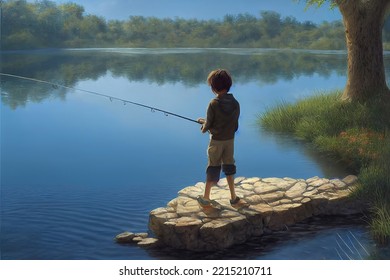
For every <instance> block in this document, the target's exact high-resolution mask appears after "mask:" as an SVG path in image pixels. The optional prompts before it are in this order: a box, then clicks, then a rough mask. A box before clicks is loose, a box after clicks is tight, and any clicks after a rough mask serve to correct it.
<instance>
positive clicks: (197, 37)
mask: <svg viewBox="0 0 390 280" xmlns="http://www.w3.org/2000/svg"><path fill="white" fill-rule="evenodd" d="M129 12H130V11H129ZM1 21H2V27H1V31H2V34H1V47H2V49H3V50H17V49H36V48H64V47H66V48H69V47H71V48H74V47H80V48H81V47H248V48H254V47H255V48H306V49H345V37H344V27H343V24H342V23H341V22H340V21H335V22H323V23H322V24H319V25H316V24H314V23H312V22H309V21H306V22H299V21H298V20H297V19H295V18H294V17H286V18H282V17H281V15H280V14H278V13H276V12H272V11H262V12H260V15H259V16H258V17H256V16H253V15H250V14H238V15H226V16H225V17H224V18H223V19H222V20H197V19H182V18H175V19H169V18H166V19H159V18H156V17H143V16H131V17H129V19H128V20H106V19H104V18H102V17H98V16H96V15H86V14H85V10H84V7H83V6H80V5H78V4H74V3H66V4H60V5H58V4H56V3H55V2H52V1H47V0H43V1H37V2H35V3H28V2H27V1H25V0H8V1H7V0H6V1H3V4H2V18H1ZM383 39H384V43H385V46H390V21H389V20H388V21H387V22H386V24H385V28H384V31H383Z"/></svg>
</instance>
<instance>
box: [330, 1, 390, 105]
mask: <svg viewBox="0 0 390 280" xmlns="http://www.w3.org/2000/svg"><path fill="white" fill-rule="evenodd" d="M337 4H338V7H339V9H340V11H341V14H342V15H343V21H344V26H345V33H346V41H347V49H348V81H347V85H346V87H345V90H344V94H343V99H345V100H353V101H363V102H364V101H369V100H374V99H388V98H390V91H389V88H388V87H387V85H386V77H385V67H384V61H383V45H382V28H383V24H384V20H385V14H386V10H387V9H388V8H389V7H390V0H352V1H351V0H337ZM388 100H390V99H388Z"/></svg>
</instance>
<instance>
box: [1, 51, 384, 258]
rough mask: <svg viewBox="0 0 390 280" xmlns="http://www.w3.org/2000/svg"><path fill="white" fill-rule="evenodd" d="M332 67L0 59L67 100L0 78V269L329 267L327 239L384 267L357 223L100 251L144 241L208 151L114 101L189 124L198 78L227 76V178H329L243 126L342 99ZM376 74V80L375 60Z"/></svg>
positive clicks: (109, 54)
mask: <svg viewBox="0 0 390 280" xmlns="http://www.w3.org/2000/svg"><path fill="white" fill-rule="evenodd" d="M346 60H347V58H346V53H345V52H343V51H305V50H274V49H66V50H39V51H20V52H19V51H14V52H2V53H1V72H3V73H10V74H15V75H21V76H27V77H31V78H35V79H40V80H45V81H49V82H52V83H56V84H60V85H65V86H67V87H69V88H63V87H55V86H51V85H48V84H43V83H37V82H33V81H26V80H20V79H15V78H11V77H1V258H2V259H27V260H30V259H104V260H107V259H180V258H188V259H191V258H216V259H224V258H226V259H237V258H238V259H340V258H346V256H343V253H342V252H343V251H342V250H340V249H341V248H340V243H341V241H340V238H341V239H342V240H352V241H353V240H355V239H356V240H357V241H359V244H361V245H362V246H361V247H364V253H361V254H360V255H359V257H358V258H379V259H381V258H382V259H383V258H385V259H388V258H390V252H389V251H390V250H389V248H388V247H387V248H383V247H380V246H378V245H377V244H376V243H375V242H374V241H373V240H372V239H371V237H370V234H369V231H368V227H367V224H366V223H365V222H364V221H363V220H364V219H362V218H361V217H352V218H351V217H349V218H342V219H339V218H337V219H329V218H328V219H322V220H320V221H319V220H318V219H317V220H316V219H313V220H310V221H309V222H308V223H307V224H306V225H303V226H302V225H301V226H300V225H297V230H295V231H294V230H290V232H285V233H283V232H281V233H275V234H274V235H271V236H265V237H263V238H260V239H257V240H252V241H251V242H248V244H246V245H245V246H238V247H234V248H231V249H229V250H225V251H224V252H217V253H213V254H203V255H199V254H192V253H189V252H185V253H183V252H177V251H174V250H166V249H160V250H154V251H153V250H145V249H141V248H138V247H137V246H123V245H119V244H116V243H115V242H114V241H113V238H114V237H115V236H116V235H117V234H119V233H121V232H123V231H132V232H148V217H149V212H150V211H151V210H153V209H155V208H157V207H161V206H165V205H166V203H167V202H168V201H170V200H171V199H173V198H174V197H176V195H177V192H178V191H179V190H181V189H182V188H184V187H186V186H190V185H194V184H196V183H197V182H201V181H204V179H205V168H206V163H207V155H206V147H207V144H208V136H207V135H206V134H202V133H201V132H200V127H199V125H198V124H196V123H194V122H190V121H187V120H183V119H180V118H177V117H174V116H165V115H164V114H162V113H159V112H152V111H151V110H149V109H146V108H142V107H139V106H134V105H131V104H128V103H123V102H120V101H118V100H116V99H115V98H119V99H125V100H131V101H133V102H138V103H142V104H146V105H149V106H152V107H157V108H160V109H163V110H166V111H170V112H174V113H176V114H179V115H183V116H186V117H188V118H191V119H197V118H198V117H203V116H205V113H206V108H207V105H208V102H209V101H210V99H211V98H213V95H212V93H211V91H210V89H209V87H208V86H207V84H206V77H207V75H208V73H209V72H210V71H211V70H213V69H215V68H226V69H229V70H230V72H231V73H232V76H233V87H232V88H231V92H232V93H233V94H234V96H235V97H236V98H237V99H238V100H239V102H240V104H241V116H240V128H239V131H238V133H237V135H236V152H235V153H236V154H235V158H236V164H237V176H244V177H255V176H256V177H293V178H310V177H313V176H319V177H327V178H335V177H343V176H346V175H348V174H349V173H350V172H349V171H348V170H345V169H344V168H343V166H342V165H340V164H337V163H335V162H333V161H331V160H329V159H326V158H325V157H324V156H322V155H320V154H318V153H316V152H315V151H313V150H312V149H310V148H309V147H308V146H307V145H305V144H304V143H302V142H300V141H298V140H296V139H292V138H291V137H286V136H282V135H276V134H271V133H267V132H265V131H263V130H262V129H261V128H260V127H259V125H258V124H257V118H258V116H259V115H260V114H261V113H263V112H264V111H265V110H266V109H267V108H270V107H272V106H274V105H275V104H278V103H280V102H294V101H297V100H299V99H301V98H305V97H307V96H311V95H313V94H316V93H317V92H319V91H323V90H325V91H330V90H335V89H343V88H344V86H345V83H346ZM385 64H386V73H387V77H390V54H388V53H386V54H385ZM70 88H77V89H83V90H87V91H92V92H97V93H101V94H104V95H109V96H113V97H115V98H114V99H110V98H107V97H102V96H98V95H94V94H89V93H87V92H85V91H80V90H74V89H70ZM351 236H352V237H353V238H351ZM365 251H367V253H366V252H365ZM340 252H341V253H340Z"/></svg>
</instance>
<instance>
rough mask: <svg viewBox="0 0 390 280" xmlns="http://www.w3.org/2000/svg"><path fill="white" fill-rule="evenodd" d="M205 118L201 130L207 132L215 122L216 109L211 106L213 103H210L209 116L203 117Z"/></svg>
mask: <svg viewBox="0 0 390 280" xmlns="http://www.w3.org/2000/svg"><path fill="white" fill-rule="evenodd" d="M201 120H203V121H204V122H203V124H202V127H201V131H202V132H203V133H205V132H206V131H208V130H209V129H210V127H211V125H212V123H213V120H214V110H213V108H212V107H211V104H209V107H208V108H207V117H206V120H205V119H201Z"/></svg>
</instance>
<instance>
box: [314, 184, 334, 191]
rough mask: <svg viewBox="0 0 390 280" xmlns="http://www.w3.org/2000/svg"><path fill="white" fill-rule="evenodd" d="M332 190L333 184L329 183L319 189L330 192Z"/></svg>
mask: <svg viewBox="0 0 390 280" xmlns="http://www.w3.org/2000/svg"><path fill="white" fill-rule="evenodd" d="M332 189H334V185H333V184H332V183H327V184H324V185H322V186H320V187H318V188H317V190H318V191H329V190H332Z"/></svg>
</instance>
